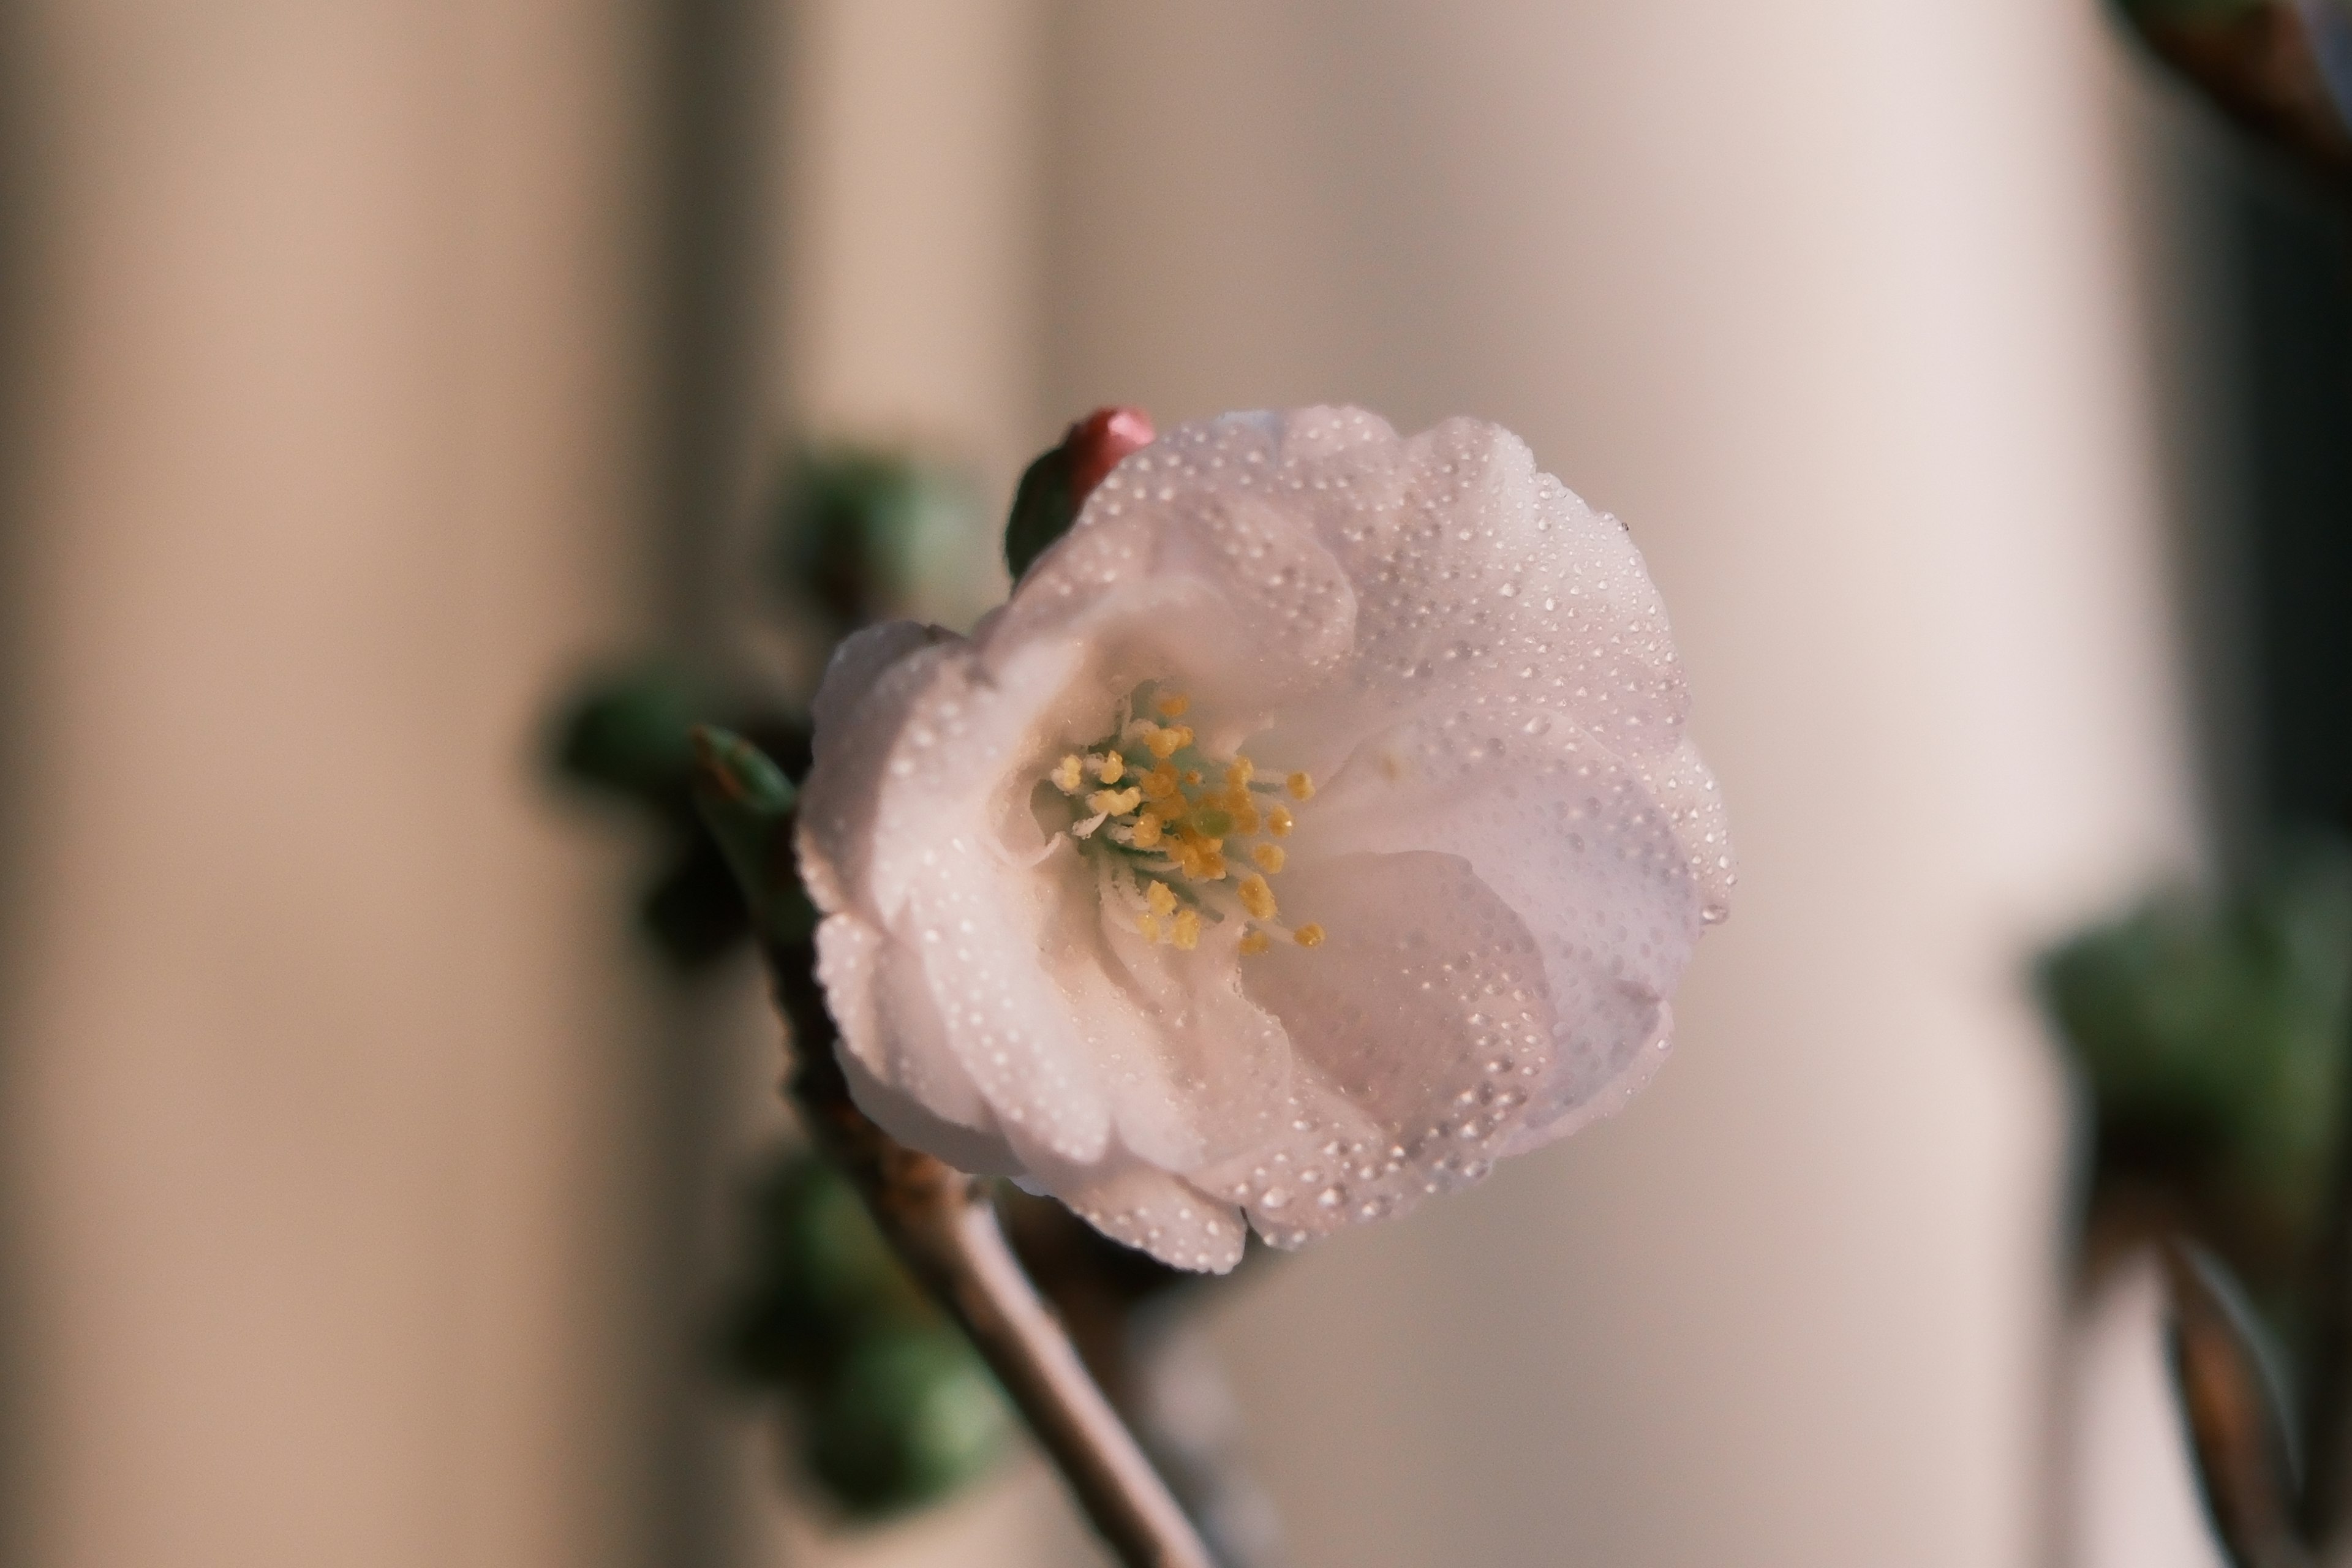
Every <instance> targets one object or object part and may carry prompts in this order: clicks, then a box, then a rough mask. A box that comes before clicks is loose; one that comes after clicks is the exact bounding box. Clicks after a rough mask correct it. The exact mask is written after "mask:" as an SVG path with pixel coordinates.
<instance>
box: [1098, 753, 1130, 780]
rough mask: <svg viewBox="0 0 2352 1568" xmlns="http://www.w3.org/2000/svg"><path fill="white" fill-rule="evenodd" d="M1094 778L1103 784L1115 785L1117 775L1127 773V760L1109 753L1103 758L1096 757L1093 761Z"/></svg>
mask: <svg viewBox="0 0 2352 1568" xmlns="http://www.w3.org/2000/svg"><path fill="white" fill-rule="evenodd" d="M1095 768H1096V775H1095V776H1097V778H1099V779H1101V780H1102V782H1103V783H1105V784H1117V783H1118V778H1119V775H1120V774H1121V773H1125V772H1127V759H1126V758H1125V757H1122V756H1120V755H1119V754H1118V752H1108V753H1107V754H1105V755H1103V756H1099V757H1097V758H1096V759H1095Z"/></svg>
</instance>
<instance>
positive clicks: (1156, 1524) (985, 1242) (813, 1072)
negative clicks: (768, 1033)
mask: <svg viewBox="0 0 2352 1568" xmlns="http://www.w3.org/2000/svg"><path fill="white" fill-rule="evenodd" d="M762 947H763V949H764V951H765V953H766V956H767V960H768V965H769V972H770V976H771V978H772V981H773V983H774V985H775V992H776V1001H777V1005H778V1006H779V1007H780V1008H781V1009H782V1012H783V1015H784V1018H785V1022H786V1023H787V1024H789V1025H790V1026H791V1028H792V1034H793V1049H794V1053H795V1058H796V1059H795V1063H794V1067H793V1072H792V1076H791V1079H790V1080H789V1081H788V1083H787V1085H786V1090H787V1092H788V1093H789V1094H790V1095H791V1097H792V1099H793V1101H794V1103H795V1104H797V1105H798V1106H799V1108H800V1110H801V1113H802V1116H803V1120H804V1121H806V1122H807V1124H808V1131H809V1136H810V1137H811V1139H813V1140H814V1142H815V1143H816V1144H817V1146H818V1148H819V1149H821V1150H822V1151H823V1152H824V1153H825V1155H826V1156H827V1157H828V1158H830V1159H832V1160H833V1161H834V1162H835V1163H836V1164H837V1165H839V1166H840V1168H841V1169H842V1171H843V1172H844V1173H845V1174H846V1175H847V1176H848V1177H849V1179H850V1180H851V1182H852V1183H853V1184H855V1185H856V1188H857V1190H858V1192H859V1193H860V1194H862V1195H863V1196H864V1197H865V1199H866V1207H867V1208H869V1209H870V1210H872V1211H873V1215H874V1219H875V1222H876V1224H877V1225H878V1226H880V1227H881V1230H882V1234H883V1235H884V1236H885V1237H887V1238H888V1240H889V1242H890V1245H891V1247H893V1248H894V1249H895V1250H896V1251H897V1253H898V1258H899V1259H900V1261H902V1262H903V1263H905V1264H906V1266H907V1268H908V1272H910V1273H911V1274H913V1275H914V1277H915V1278H916V1279H917V1280H919V1281H920V1282H921V1284H922V1285H923V1287H924V1288H925V1289H927V1290H929V1292H930V1293H931V1295H932V1296H933V1297H934V1298H936V1299H937V1300H938V1301H939V1302H940V1305H941V1306H942V1307H943V1308H945V1309H946V1310H947V1311H948V1312H949V1313H950V1315H951V1316H953V1317H954V1319H955V1320H956V1321H958V1322H959V1323H961V1324H962V1325H963V1329H964V1331H965V1332H966V1333H968V1334H969V1335H971V1342H972V1344H973V1345H974V1346H975V1347H977V1348H978V1350H979V1351H980V1353H981V1355H982V1358H983V1359H985V1360H986V1361H987V1363H988V1364H989V1366H990V1368H991V1369H992V1370H993V1371H994V1372H995V1373H996V1377H997V1381H998V1382H999V1383H1001V1384H1003V1387H1004V1392H1005V1393H1006V1394H1008V1395H1010V1396H1011V1398H1012V1400H1013V1405H1015V1406H1016V1407H1017V1408H1018V1409H1019V1410H1020V1412H1021V1414H1022V1415H1023V1416H1024V1418H1025V1419H1026V1420H1027V1422H1028V1423H1029V1426H1030V1429H1031V1430H1032V1431H1034V1433H1035V1434H1036V1436H1037V1439H1038V1442H1039V1443H1040V1444H1041V1445H1042V1446H1043V1447H1045V1452H1046V1454H1047V1455H1048V1456H1049V1457H1051V1458H1052V1459H1053V1461H1054V1463H1055V1466H1056V1467H1058V1468H1060V1470H1061V1472H1062V1475H1063V1479H1066V1481H1067V1482H1068V1483H1069V1487H1070V1489H1071V1491H1072V1492H1074V1493H1076V1497H1077V1500H1078V1504H1079V1506H1080V1507H1081V1508H1083V1509H1084V1510H1086V1513H1087V1518H1088V1519H1090V1520H1091V1521H1093V1522H1094V1526H1095V1528H1096V1530H1097V1531H1100V1532H1101V1534H1102V1536H1103V1538H1104V1540H1105V1541H1107V1542H1109V1544H1110V1546H1111V1549H1112V1550H1113V1551H1114V1552H1117V1553H1118V1559H1119V1561H1120V1562H1121V1563H1125V1564H1127V1565H1128V1568H1213V1560H1212V1559H1211V1557H1210V1555H1209V1552H1208V1550H1207V1548H1206V1547H1205V1546H1203V1545H1202V1542H1201V1537H1200V1535H1199V1534H1198V1532H1196V1531H1194V1530H1193V1528H1192V1521H1189V1520H1187V1519H1186V1518H1185V1517H1184V1513H1183V1510H1181V1509H1180V1508H1179V1507H1177V1505H1176V1500H1175V1499H1174V1498H1173V1497H1172V1496H1171V1494H1170V1492H1169V1489H1168V1487H1167V1485H1166V1484H1165V1483H1164V1482H1163V1481H1162V1480H1161V1479H1160V1476H1159V1474H1158V1472H1156V1471H1155V1470H1153V1468H1151V1464H1150V1461H1149V1460H1148V1459H1146V1458H1144V1455H1143V1450H1142V1449H1141V1447H1139V1446H1138V1445H1137V1443H1136V1440H1135V1437H1134V1435H1133V1434H1132V1433H1130V1432H1129V1430H1128V1429H1127V1426H1126V1425H1125V1424H1124V1423H1123V1422H1121V1421H1120V1419H1119V1417H1118V1414H1117V1413H1116V1412H1115V1411H1113V1409H1112V1408H1111V1405H1110V1402H1109V1401H1108V1399H1106V1398H1105V1397H1104V1396H1103V1392H1102V1390H1101V1389H1100V1388H1099V1387H1097V1385H1096V1384H1095V1381H1094V1379H1093V1378H1092V1377H1091V1376H1089V1375H1088V1374H1087V1369H1086V1365H1085V1363H1083V1362H1081V1361H1080V1360H1079V1358H1078V1352H1077V1350H1076V1347H1075V1346H1074V1345H1073V1344H1072V1343H1071V1341H1070V1337H1069V1335H1068V1334H1067V1333H1066V1332H1065V1331H1064V1330H1063V1327H1062V1324H1061V1321H1060V1320H1059V1319H1057V1318H1056V1317H1055V1315H1054V1312H1053V1310H1052V1309H1051V1308H1049V1307H1048V1306H1046V1304H1045V1300H1043V1299H1042V1298H1041V1297H1040V1296H1039V1295H1038V1293H1037V1289H1036V1287H1035V1286H1034V1285H1033V1284H1032V1283H1031V1281H1030V1279H1029V1277H1028V1276H1027V1275H1026V1274H1025V1273H1024V1272H1023V1271H1022V1268H1021V1265H1020V1263H1019V1261H1018V1260H1017V1259H1016V1258H1014V1257H1013V1249H1012V1247H1010V1246H1009V1245H1008V1244H1007V1243H1006V1241H1005V1238H1004V1232H1003V1229H1002V1228H1001V1227H1000V1226H998V1224H997V1219H996V1210H995V1208H994V1207H993V1205H991V1204H990V1202H989V1200H988V1195H987V1194H986V1192H985V1191H984V1190H983V1189H982V1185H981V1184H980V1182H979V1181H978V1180H976V1179H975V1178H973V1177H971V1176H968V1175H966V1174H964V1173H962V1172H961V1171H958V1170H955V1169H954V1168H952V1167H951V1166H949V1165H947V1164H945V1163H942V1162H940V1161H939V1160H936V1159H934V1158H932V1157H931V1156H930V1155H929V1154H924V1153H919V1152H916V1151H915V1150H912V1149H909V1148H908V1147H906V1146H905V1145H904V1144H902V1143H900V1142H898V1141H897V1140H896V1139H894V1138H892V1137H891V1136H890V1135H889V1134H888V1133H887V1132H885V1131H882V1129H881V1128H879V1127H877V1126H876V1125H875V1124H874V1122H873V1121H871V1120H869V1119H868V1118H867V1117H866V1113H865V1112H863V1111H861V1110H858V1109H857V1106H856V1102H854V1101H853V1100H851V1099H850V1096H849V1084H848V1081H847V1079H845V1078H844V1077H843V1076H842V1071H841V1067H840V1064H839V1063H838V1062H837V1061H836V1060H835V1057H834V1054H833V1051H834V1041H835V1029H834V1024H833V1019H832V1017H831V1016H830V1015H829V1014H828V1013H827V1012H826V1011H825V1007H824V994H823V992H822V991H821V990H820V989H819V987H818V985H817V984H816V979H815V960H816V953H815V949H814V944H813V943H811V942H805V941H802V942H765V943H763V944H762Z"/></svg>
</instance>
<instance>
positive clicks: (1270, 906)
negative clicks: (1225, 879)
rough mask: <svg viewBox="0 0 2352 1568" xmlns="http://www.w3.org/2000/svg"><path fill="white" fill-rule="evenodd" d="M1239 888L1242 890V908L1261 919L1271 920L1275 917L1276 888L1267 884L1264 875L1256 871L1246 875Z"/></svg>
mask: <svg viewBox="0 0 2352 1568" xmlns="http://www.w3.org/2000/svg"><path fill="white" fill-rule="evenodd" d="M1239 890H1240V892H1241V899H1242V908H1244V909H1245V910H1248V911H1249V912H1250V913H1251V914H1253V915H1255V917H1256V918H1258V919H1259V920H1262V921H1270V920H1272V919H1274V889H1272V888H1269V887H1267V886H1266V885H1265V878H1264V877H1260V876H1258V875H1256V874H1255V873H1252V874H1251V875H1249V876H1246V877H1244V878H1243V879H1242V885H1241V888H1240V889H1239Z"/></svg>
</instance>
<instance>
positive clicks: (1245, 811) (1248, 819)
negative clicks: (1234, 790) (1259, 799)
mask: <svg viewBox="0 0 2352 1568" xmlns="http://www.w3.org/2000/svg"><path fill="white" fill-rule="evenodd" d="M1256 831H1257V807H1256V806H1255V805H1251V804H1250V803H1249V802H1248V801H1244V802H1242V803H1241V805H1237V806H1235V807H1234V832H1235V833H1255V832H1256Z"/></svg>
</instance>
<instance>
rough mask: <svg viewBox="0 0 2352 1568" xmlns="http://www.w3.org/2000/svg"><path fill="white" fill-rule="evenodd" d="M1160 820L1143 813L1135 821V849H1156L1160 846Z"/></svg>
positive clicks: (1148, 813)
mask: <svg viewBox="0 0 2352 1568" xmlns="http://www.w3.org/2000/svg"><path fill="white" fill-rule="evenodd" d="M1159 844H1160V818H1159V817H1157V816H1154V815H1152V814H1151V813H1150V812H1148V811H1147V812H1145V813H1144V814H1143V815H1142V816H1139V817H1137V818H1136V819H1135V847H1137V848H1138V849H1152V848H1157V847H1159Z"/></svg>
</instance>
